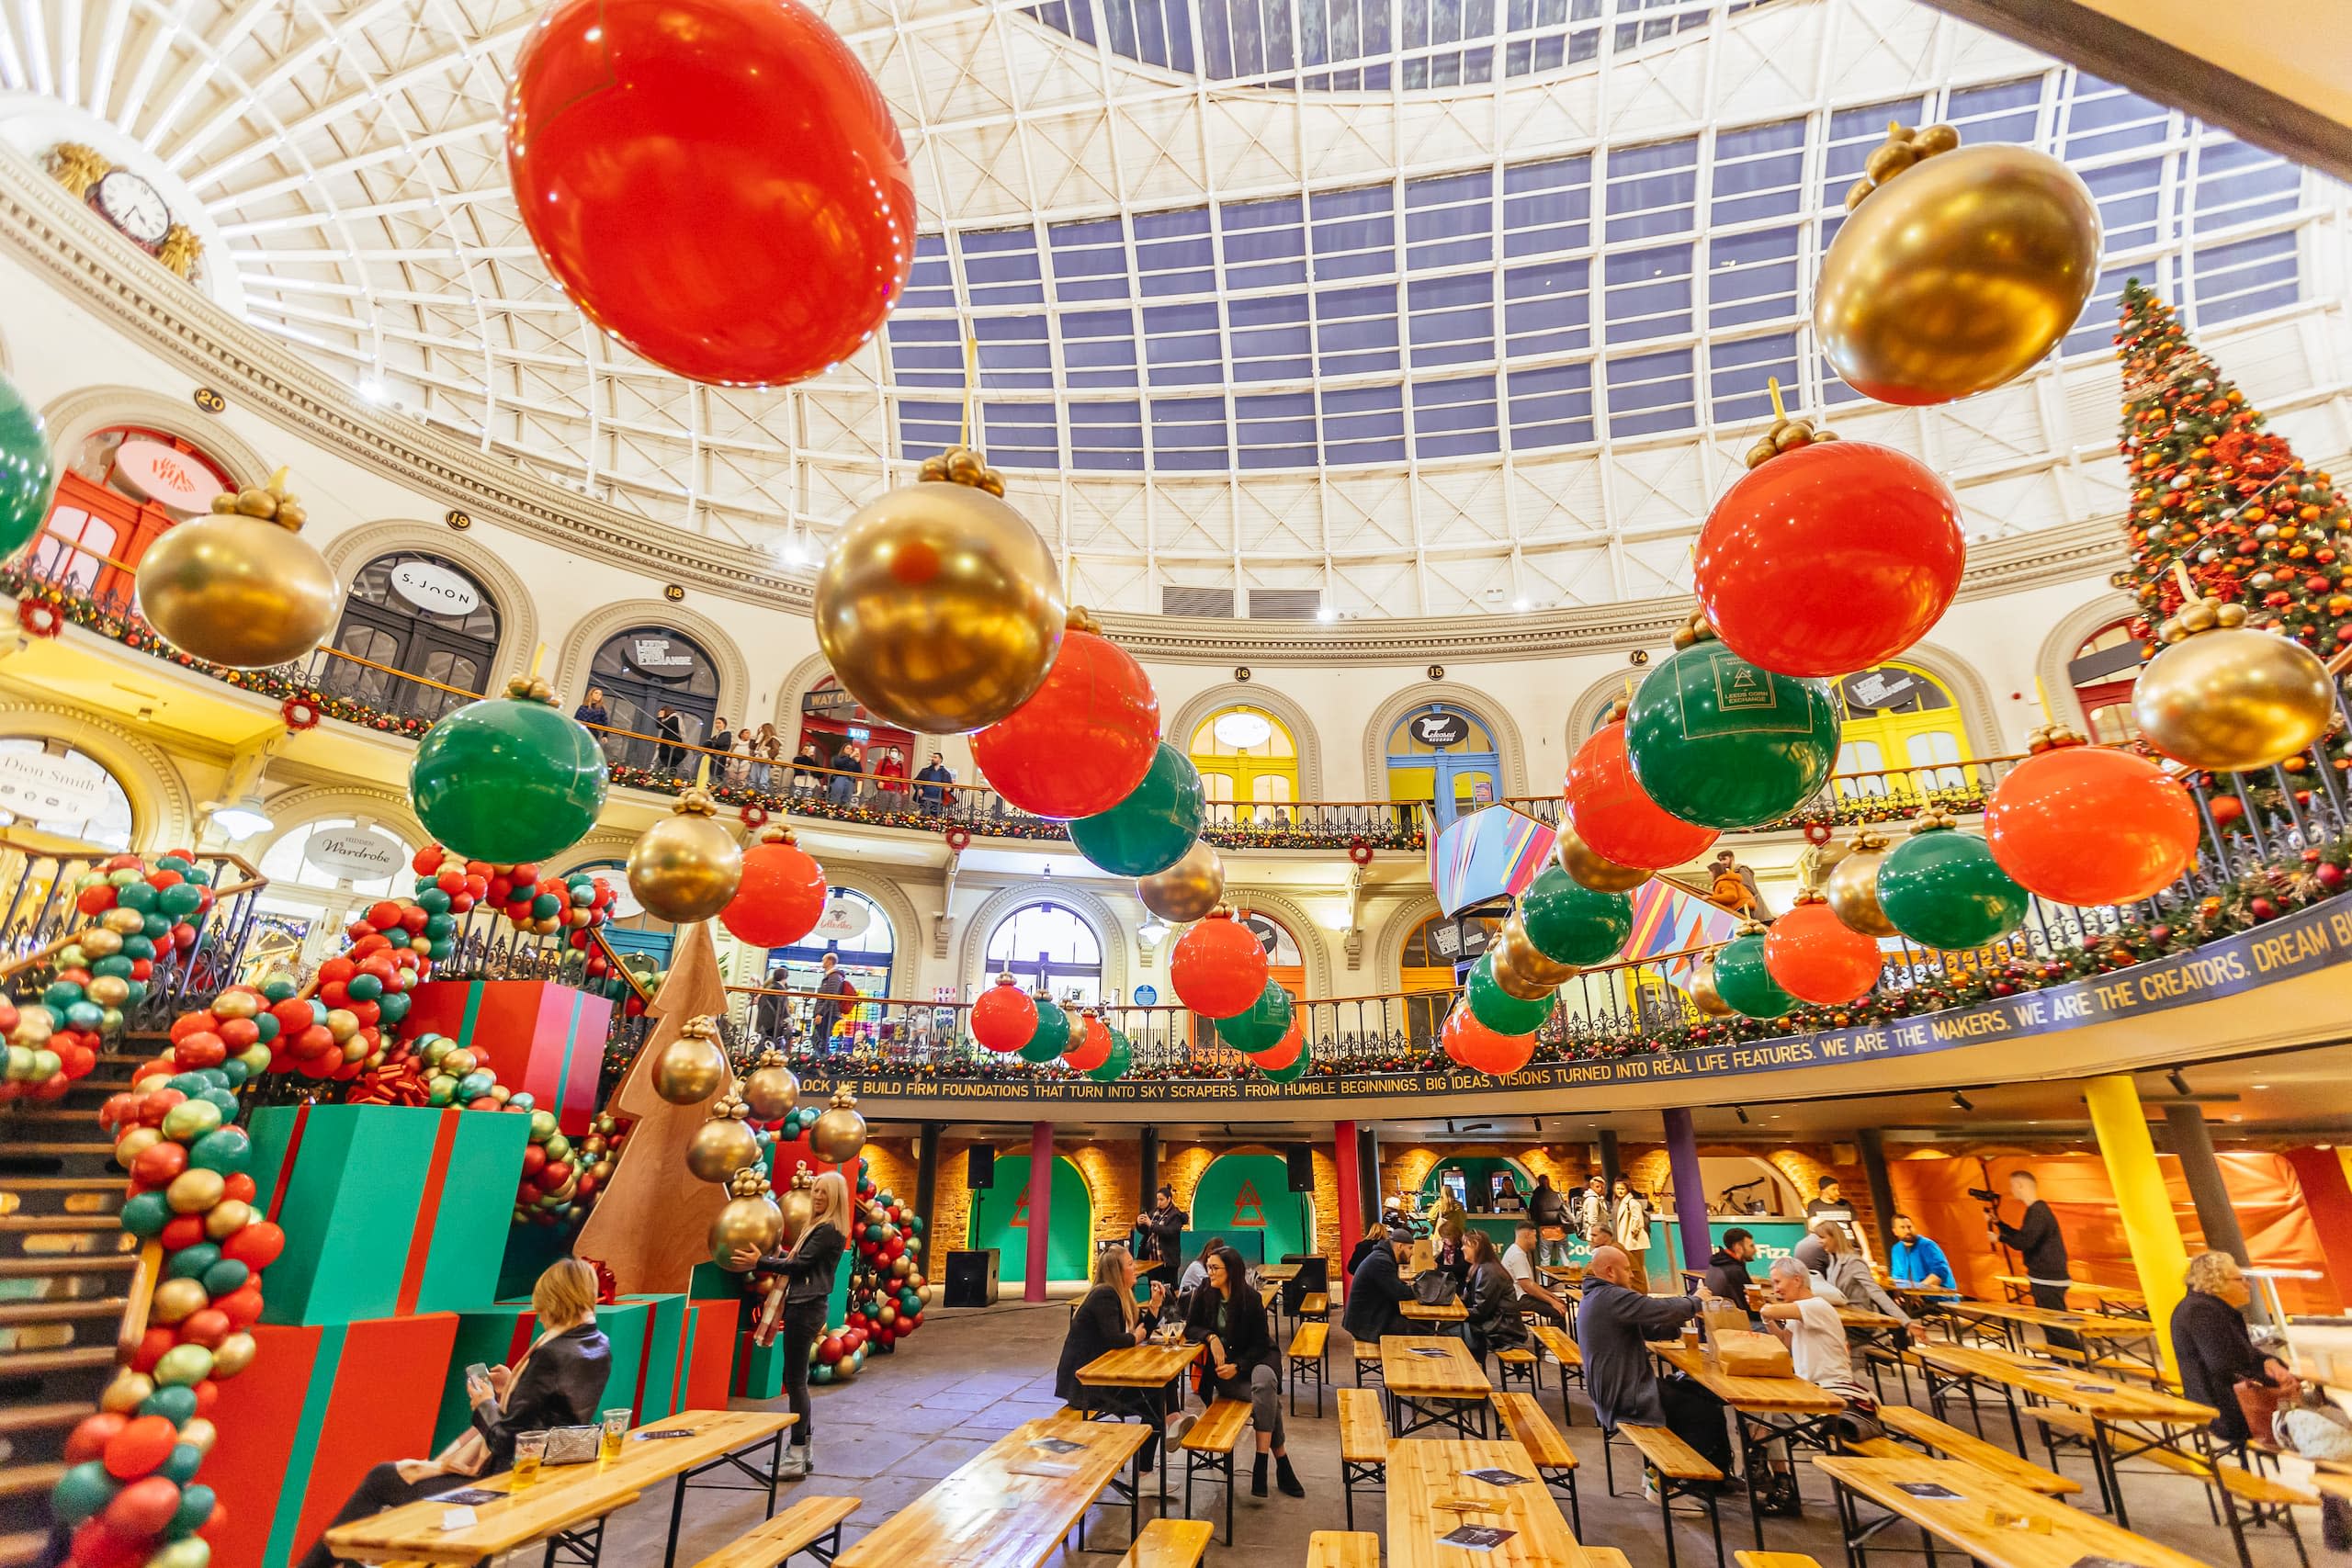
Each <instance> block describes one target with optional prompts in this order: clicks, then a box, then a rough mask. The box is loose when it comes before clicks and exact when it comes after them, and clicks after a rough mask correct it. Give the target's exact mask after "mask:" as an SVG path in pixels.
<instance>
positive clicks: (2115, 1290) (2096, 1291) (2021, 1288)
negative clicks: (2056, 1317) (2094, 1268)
mask: <svg viewBox="0 0 2352 1568" xmlns="http://www.w3.org/2000/svg"><path fill="white" fill-rule="evenodd" d="M1993 1283H1995V1284H1996V1285H2006V1286H2007V1287H2008V1288H2009V1289H2010V1290H2012V1291H2016V1292H2019V1293H2020V1294H2022V1293H2023V1292H2027V1291H2030V1290H2031V1289H2032V1288H2033V1281H2032V1280H2030V1279H2028V1278H2026V1276H2024V1275H2023V1274H1996V1275H1994V1276H1993ZM2066 1293H2067V1294H2068V1295H2070V1296H2081V1297H2083V1298H2084V1299H2085V1300H2086V1301H2091V1302H2107V1303H2111V1304H2113V1305H2115V1306H2118V1307H2138V1308H2140V1309H2141V1310H2142V1311H2143V1312H2144V1311H2145V1310H2146V1309H2147V1305H2148V1298H2147V1297H2146V1296H2144V1295H2143V1294H2141V1293H2140V1292H2138V1291H2134V1290H2131V1289H2129V1288H2127V1287H2125V1286H2122V1285H2095V1284H2093V1283H2091V1281H2089V1280H2075V1282H2074V1283H2072V1284H2070V1285H2068V1286H2067V1287H2066Z"/></svg>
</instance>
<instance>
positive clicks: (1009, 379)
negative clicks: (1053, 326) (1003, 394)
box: [972, 315, 1054, 392]
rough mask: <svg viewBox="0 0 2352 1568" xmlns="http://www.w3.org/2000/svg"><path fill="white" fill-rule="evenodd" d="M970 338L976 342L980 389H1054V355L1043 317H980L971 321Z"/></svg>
mask: <svg viewBox="0 0 2352 1568" xmlns="http://www.w3.org/2000/svg"><path fill="white" fill-rule="evenodd" d="M972 335H973V336H974V337H975V338H977V339H978V343H979V370H980V385H981V386H983V387H985V388H988V389H990V390H994V391H1010V390H1013V389H1035V390H1039V391H1047V392H1049V391H1052V390H1053V389H1054V355H1053V349H1052V347H1051V346H1050V345H1049V344H1047V342H1046V318H1045V317H1044V316H1042V315H1036V316H1029V315H1022V316H981V317H978V318H977V319H975V320H974V321H973V322H972Z"/></svg>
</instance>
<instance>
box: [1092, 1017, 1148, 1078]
mask: <svg viewBox="0 0 2352 1568" xmlns="http://www.w3.org/2000/svg"><path fill="white" fill-rule="evenodd" d="M1135 1059H1136V1048H1135V1045H1134V1044H1133V1043H1131V1042H1130V1041H1129V1040H1128V1039H1127V1037H1126V1036H1125V1035H1124V1034H1122V1033H1120V1032H1118V1031H1117V1030H1115V1029H1114V1030H1113V1031H1111V1054H1110V1055H1108V1056H1105V1057H1103V1063H1102V1065H1101V1066H1095V1067H1089V1068H1088V1069H1087V1071H1086V1076H1087V1077H1090V1078H1092V1079H1093V1080H1094V1081H1095V1082H1096V1083H1116V1082H1117V1081H1118V1080H1119V1079H1121V1078H1123V1077H1126V1076H1127V1069H1128V1068H1129V1067H1131V1066H1134V1065H1135Z"/></svg>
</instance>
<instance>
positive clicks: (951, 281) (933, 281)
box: [899, 234, 956, 310]
mask: <svg viewBox="0 0 2352 1568" xmlns="http://www.w3.org/2000/svg"><path fill="white" fill-rule="evenodd" d="M955 308H956V273H955V269H954V268H953V267H952V266H951V265H949V263H948V260H947V237H946V236H945V235H944V234H918V235H916V236H915V261H914V265H913V266H911V267H910V268H909V269H908V270H907V292H906V294H905V296H904V297H903V298H901V299H899V310H954V309H955Z"/></svg>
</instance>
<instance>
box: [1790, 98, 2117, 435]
mask: <svg viewBox="0 0 2352 1568" xmlns="http://www.w3.org/2000/svg"><path fill="white" fill-rule="evenodd" d="M2098 256H2099V222H2098V203H2097V202H2096V201H2094V200H2093V199H2092V198H2091V193H2090V189H2089V187H2088V186H2085V185H2084V184H2083V182H2082V181H2081V180H2080V179H2079V178H2077V177H2076V176H2075V172H2074V171H2073V170H2071V169H2069V168H2067V167H2066V165H2065V164H2062V163H2060V162H2058V160H2057V159H2055V158H2052V157H2051V156H2049V155H2048V154H2047V153H2044V152H2035V151H2034V150H2033V149H2032V148H2030V147H2018V146H2010V145H2006V144H1996V143H1990V142H1988V143H1986V144H1985V145H1982V146H1977V147H1962V148H1960V149H1958V150H1957V151H1954V152H1940V153H1938V154H1937V155H1936V156H1934V157H1930V158H1928V159H1926V160H1925V161H1923V162H1920V163H1917V164H1914V165H1913V166H1911V167H1909V168H1906V169H1904V170H1903V171H1902V172H1901V173H1899V174H1897V175H1894V176H1893V177H1891V178H1888V179H1887V180H1886V181H1885V182H1884V183H1883V184H1882V185H1880V186H1878V188H1877V189H1875V190H1874V191H1872V192H1871V194H1870V196H1869V197H1867V198H1865V199H1864V200H1863V201H1862V202H1861V204H1860V206H1859V207H1857V208H1856V209H1854V211H1853V213H1852V215H1851V216H1849V218H1848V219H1847V220H1846V221H1845V223H1844V224H1843V225H1842V226H1841V227H1840V228H1839V229H1838V237H1837V239H1836V240H1835V241H1833V242H1832V243H1831V244H1830V247H1829V254H1828V255H1827V256H1826V257H1825V258H1824V259H1823V261H1822V264H1821V282H1820V285H1819V287H1818V288H1816V289H1815V292H1814V306H1813V321H1814V331H1815V334H1816V336H1817V338H1818V339H1819V342H1820V344H1821V350H1822V352H1823V353H1824V354H1826V355H1828V357H1829V363H1830V364H1831V365H1832V366H1834V367H1836V368H1837V371H1838V375H1839V376H1841V377H1843V378H1845V381H1846V384H1847V385H1848V386H1849V387H1851V388H1853V389H1855V390H1856V391H1858V392H1860V393H1862V394H1863V395H1864V396H1866V397H1872V398H1876V399H1878V400H1880V401H1881V402H1887V403H1908V404H1923V403H1945V402H1950V401H1951V400H1953V399H1955V398H1965V397H1972V396H1973V395H1974V394H1976V393H1978V392H1983V391H1988V390H1990V389H1993V388H1995V387H1998V386H2000V385H2001V384H2003V383H2004V382H2006V381H2008V380H2010V379H2012V378H2015V377H2017V376H2019V375H2021V374H2023V373H2024V372H2025V371H2027V370H2029V369H2030V368H2032V367H2033V366H2034V364H2035V363H2036V362H2037V361H2039V360H2040V359H2041V356H2042V355H2046V354H2048V353H2049V352H2050V350H2051V348H2052V345H2053V344H2056V343H2057V342H2058V340H2059V339H2060V338H2062V337H2064V336H2065V334H2066V333H2068V332H2069V331H2070V330H2071V329H2072V328H2073V327H2074V324H2075V318H2076V317H2077V316H2079V315H2081V313H2082V309H2083V302H2084V301H2085V300H2086V299H2089V298H2090V293H2091V287H2092V285H2093V284H2095V283H2097V282H2098Z"/></svg>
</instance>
